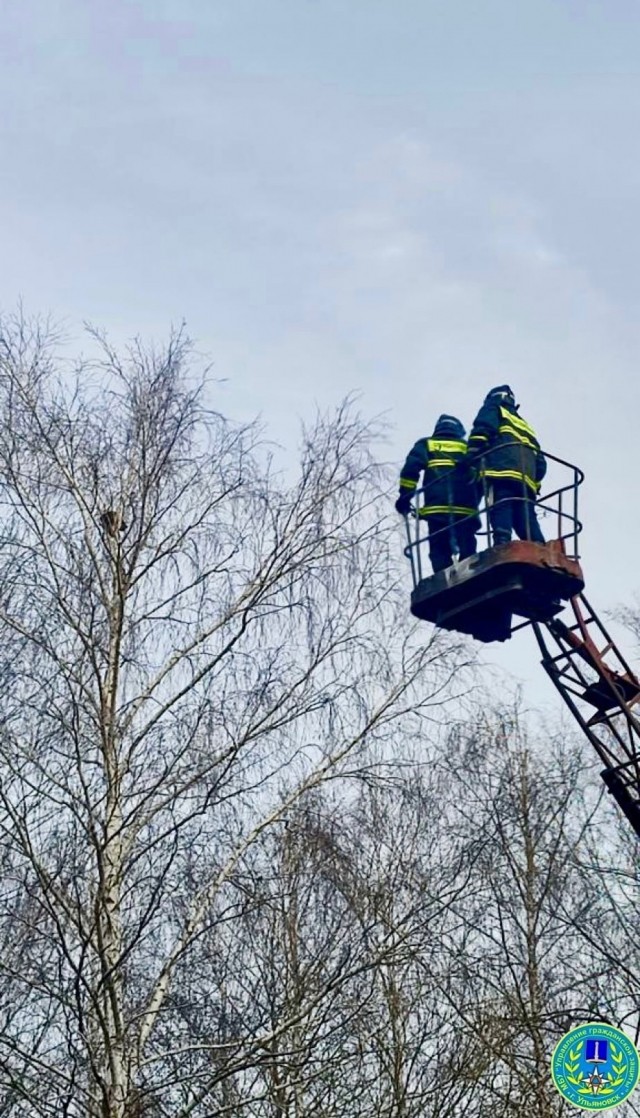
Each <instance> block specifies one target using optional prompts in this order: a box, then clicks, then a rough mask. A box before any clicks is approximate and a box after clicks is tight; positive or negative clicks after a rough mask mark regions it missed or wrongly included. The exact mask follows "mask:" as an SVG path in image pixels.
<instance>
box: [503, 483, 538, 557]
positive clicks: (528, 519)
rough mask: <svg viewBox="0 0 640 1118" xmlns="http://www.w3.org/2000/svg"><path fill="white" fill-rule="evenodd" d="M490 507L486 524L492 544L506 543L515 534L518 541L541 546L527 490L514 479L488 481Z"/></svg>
mask: <svg viewBox="0 0 640 1118" xmlns="http://www.w3.org/2000/svg"><path fill="white" fill-rule="evenodd" d="M491 492H492V494H493V503H492V505H491V506H490V508H489V520H490V522H491V530H492V531H493V542H494V544H500V543H508V542H509V540H510V539H511V536H512V533H513V532H514V531H515V533H516V535H517V536H518V539H521V540H532V541H533V543H544V542H545V540H544V536H543V535H542V529H541V528H540V525H539V524H538V516H537V513H536V502H535V497H534V496H533V493H531V490H530V489H529V488H528V487H526V486H525V485H524V483H523V482H521V481H516V479H515V478H495V479H494V478H492V479H491Z"/></svg>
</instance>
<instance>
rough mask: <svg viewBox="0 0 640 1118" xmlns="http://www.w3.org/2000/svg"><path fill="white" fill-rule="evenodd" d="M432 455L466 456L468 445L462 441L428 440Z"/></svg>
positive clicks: (428, 447)
mask: <svg viewBox="0 0 640 1118" xmlns="http://www.w3.org/2000/svg"><path fill="white" fill-rule="evenodd" d="M427 449H428V450H429V452H430V453H434V452H435V453H441V454H464V453H465V451H466V449H467V444H466V443H465V442H464V441H463V440H462V439H427Z"/></svg>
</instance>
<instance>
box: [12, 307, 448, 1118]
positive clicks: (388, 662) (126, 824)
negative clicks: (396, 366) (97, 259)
mask: <svg viewBox="0 0 640 1118" xmlns="http://www.w3.org/2000/svg"><path fill="white" fill-rule="evenodd" d="M98 341H99V342H100V352H101V356H100V358H99V359H93V360H91V361H84V362H80V363H79V364H78V366H77V367H76V368H75V369H68V368H66V367H65V365H64V364H63V363H62V362H61V360H60V358H59V357H58V356H57V355H56V351H55V347H54V346H53V345H52V343H51V340H50V339H49V338H48V337H47V336H46V335H45V334H43V333H42V332H41V331H40V330H39V328H38V327H37V326H36V327H29V326H28V325H26V324H25V323H24V322H23V321H17V322H11V321H10V322H4V323H2V324H1V325H0V400H1V407H2V419H3V422H2V428H1V430H0V487H1V489H0V492H1V501H2V517H3V520H2V525H3V528H2V531H3V539H2V543H3V546H2V553H1V559H0V626H1V632H2V654H1V656H2V659H1V671H2V679H3V681H4V687H3V692H2V699H1V705H0V711H1V720H2V728H1V734H0V843H1V846H2V858H3V864H4V866H5V867H6V873H5V876H4V885H3V890H2V893H1V894H0V920H1V921H2V922H3V925H4V926H5V927H10V926H11V927H12V928H14V929H15V934H12V935H11V936H6V937H5V941H4V944H3V947H2V955H1V956H0V963H1V965H2V968H3V973H4V974H5V975H7V976H10V977H8V978H7V983H6V984H5V986H4V993H3V998H4V1000H3V1001H2V1003H1V1004H0V1012H3V1020H2V1024H3V1034H2V1036H1V1037H0V1090H2V1091H3V1092H4V1095H3V1105H4V1111H3V1112H4V1113H6V1114H7V1115H11V1116H12V1118H14V1116H18V1115H25V1116H28V1118H31V1116H35V1115H39V1114H47V1115H50V1114H52V1113H55V1114H60V1115H70V1116H80V1115H82V1116H83V1118H84V1116H88V1118H137V1116H139V1115H143V1114H146V1115H155V1114H158V1115H160V1114H172V1115H176V1114H182V1115H183V1116H184V1118H186V1116H187V1115H188V1114H193V1115H197V1114H202V1115H204V1114H209V1113H211V1107H210V1105H209V1101H210V1100H211V1097H212V1094H211V1092H212V1091H213V1090H216V1091H218V1092H219V1094H218V1096H217V1098H218V1102H217V1105H218V1107H219V1109H218V1111H217V1112H218V1113H224V1109H223V1108H227V1109H228V1112H229V1113H233V1107H234V1106H235V1105H236V1102H237V1099H236V1095H237V1093H238V1091H241V1092H244V1093H245V1094H246V1091H247V1083H248V1079H247V1077H248V1078H249V1079H250V1078H251V1075H253V1076H254V1077H255V1076H256V1075H257V1074H258V1072H259V1069H260V1065H261V1062H264V1060H265V1054H267V1057H268V1058H270V1057H269V1053H271V1054H272V1052H273V1049H274V1046H276V1047H277V1046H278V1045H279V1044H280V1037H281V1036H282V1035H283V1033H284V1031H288V1032H289V1033H290V1032H291V1030H292V1029H295V1022H296V1020H297V1018H298V1016H299V1013H300V1007H299V1006H298V1005H297V1003H296V1002H295V999H294V1001H293V1002H292V1003H291V1004H290V1005H285V1006H284V1007H283V1006H280V1009H279V1012H278V1014H277V1016H276V1017H274V1014H273V1011H272V1007H270V1006H268V1005H265V1006H264V1007H263V1009H262V1011H260V1009H259V1007H256V1011H255V1013H254V1015H253V1017H252V1019H251V1020H246V1019H245V1018H244V1017H243V1016H242V1015H241V1014H239V1012H238V1010H237V1008H236V1005H235V994H234V991H233V989H231V985H230V983H229V982H228V981H227V976H226V974H225V955H224V952H225V944H226V940H227V939H228V937H229V935H234V934H235V931H234V929H236V928H237V929H240V928H242V927H243V926H245V925H246V919H245V917H246V912H247V908H251V906H252V905H255V904H257V903H258V898H257V897H256V892H255V883H254V882H253V878H252V883H249V884H248V882H247V866H248V865H249V864H250V863H251V860H252V858H253V851H254V850H255V849H257V846H259V845H260V844H264V843H265V842H266V841H267V836H268V835H269V834H271V833H272V832H274V829H275V830H276V831H278V829H281V828H282V826H283V822H284V821H285V820H286V819H287V818H289V816H290V814H291V813H292V811H294V810H295V806H296V804H297V803H298V801H299V800H300V798H301V797H303V796H308V795H309V794H310V793H311V792H312V791H313V790H314V789H316V788H319V787H320V786H321V785H322V784H324V783H325V782H326V781H328V780H330V779H331V780H333V779H336V778H337V777H339V776H340V775H341V774H346V773H350V774H351V775H352V776H353V774H354V773H357V772H366V770H367V766H368V764H369V763H370V758H371V757H372V756H373V753H372V751H377V755H379V753H380V752H381V751H382V752H384V750H385V749H386V748H387V747H388V745H389V743H390V742H391V741H395V740H397V736H398V733H399V732H401V731H402V728H403V725H406V726H407V728H410V727H411V725H413V724H415V720H416V719H419V718H420V716H421V713H422V712H424V711H426V710H427V709H428V708H429V706H430V704H437V703H440V702H442V701H443V698H444V696H445V695H446V694H448V693H450V692H451V688H452V685H453V687H454V689H455V688H459V687H460V686H461V684H460V672H461V671H462V669H463V666H464V665H465V664H466V663H467V662H468V659H469V656H468V653H467V651H466V650H465V647H464V645H463V644H460V643H458V642H456V641H454V640H452V639H448V638H447V639H445V638H444V637H443V636H442V635H441V634H439V635H432V636H431V637H429V638H427V637H426V635H425V630H424V628H423V629H422V631H421V632H420V634H419V636H418V637H417V638H416V637H415V635H414V633H413V630H412V627H411V625H410V624H409V622H408V620H407V617H406V601H405V592H404V590H402V588H401V587H399V586H398V583H397V578H396V576H394V574H393V573H392V572H393V570H394V569H395V570H396V571H397V569H398V568H397V561H396V555H395V548H396V539H395V530H394V529H390V528H389V525H388V524H385V523H381V522H380V518H379V503H378V502H379V486H380V476H379V473H378V471H377V470H376V467H375V464H374V462H373V461H372V459H371V455H370V452H369V445H370V442H371V438H372V430H371V428H370V427H368V426H367V425H366V424H364V423H363V422H362V421H360V420H359V418H358V417H357V416H356V415H354V413H353V410H352V409H351V408H350V407H349V406H346V405H345V406H343V407H342V408H340V409H339V410H338V411H337V412H336V414H335V415H332V416H328V417H322V416H321V417H318V419H317V421H316V422H315V424H314V426H313V427H312V428H311V429H310V430H308V431H306V432H305V433H304V438H303V444H302V448H301V459H300V465H299V470H298V476H297V479H296V480H295V481H294V482H293V483H291V484H286V483H285V482H284V480H283V479H282V478H280V477H278V476H277V475H276V474H275V473H274V471H273V467H272V466H271V464H270V463H269V461H268V459H267V458H266V455H265V452H264V450H263V449H262V448H261V447H260V446H259V445H258V433H257V432H256V431H255V429H254V428H252V427H244V428H242V427H238V426H234V425H233V424H231V423H229V422H227V421H226V420H225V419H224V418H223V417H222V416H221V415H219V414H217V413H215V412H211V411H207V410H206V409H205V407H204V396H203V392H202V387H190V381H189V373H188V359H189V346H188V343H187V341H186V339H185V338H184V337H183V336H182V335H181V334H177V335H175V336H173V337H172V338H171V340H170V342H169V344H168V345H167V346H166V347H165V348H163V349H159V350H157V351H154V350H145V348H144V347H143V346H142V345H141V344H139V343H136V344H134V345H133V346H132V347H131V348H130V349H129V351H128V352H127V353H126V354H125V356H124V357H122V358H121V357H120V356H119V355H118V354H117V353H116V352H115V351H114V350H113V349H112V348H111V347H110V346H109V344H108V342H107V341H106V340H105V339H104V338H98ZM289 856H292V855H291V850H290V855H289ZM287 919H288V920H291V919H292V916H291V913H289V914H288V915H286V916H285V920H287ZM205 951H206V952H207V953H208V956H209V962H210V968H214V970H215V982H212V981H209V980H208V981H207V983H204V986H205V991H206V997H207V998H209V997H213V996H214V993H215V997H214V1001H213V1004H211V1003H208V1004H207V1005H206V1014H207V1021H206V1027H204V1025H203V1022H202V1021H201V1020H199V1012H200V1013H204V1012H205V1008H204V1007H203V1006H202V1005H200V1006H199V1005H198V1002H197V1000H194V997H193V995H194V991H195V989H196V987H197V975H196V974H195V972H194V966H196V965H199V963H200V962H201V961H202V959H203V952H205ZM208 978H209V979H210V978H211V975H210V974H209V976H208ZM234 981H237V974H236V975H235V976H234ZM321 981H323V982H325V984H326V985H329V986H330V985H331V981H332V979H331V974H330V970H329V971H326V970H325V971H323V973H322V979H321ZM186 992H188V994H189V997H187V996H186ZM320 993H321V991H319V994H320ZM318 996H319V995H318ZM312 1000H313V999H312ZM3 1006H4V1007H5V1008H4V1010H3V1008H2V1007H3ZM310 1012H311V1010H310V1009H309V1005H308V997H307V1003H306V1009H305V1013H306V1015H307V1017H308V1016H309V1013H310ZM212 1017H213V1019H214V1022H215V1027H214V1028H213V1029H212V1028H211V1019H212ZM273 1066H274V1065H273V1061H272V1067H273ZM256 1069H257V1070H256ZM240 1073H243V1074H244V1079H242V1078H239V1075H240ZM260 1074H262V1073H261V1072H260ZM238 1085H239V1086H238Z"/></svg>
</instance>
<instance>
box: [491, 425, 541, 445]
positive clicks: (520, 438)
mask: <svg viewBox="0 0 640 1118" xmlns="http://www.w3.org/2000/svg"><path fill="white" fill-rule="evenodd" d="M498 431H499V432H500V434H501V435H511V438H512V439H514V440H515V441H516V442H518V443H521V445H522V446H528V447H529V449H530V450H537V449H538V445H537V443H532V442H531V439H527V438H526V437H525V436H524V435H521V434H520V432H519V431H514V429H513V427H508V426H507V425H506V424H503V425H501V426H500V427H498Z"/></svg>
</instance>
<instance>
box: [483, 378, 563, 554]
mask: <svg viewBox="0 0 640 1118" xmlns="http://www.w3.org/2000/svg"><path fill="white" fill-rule="evenodd" d="M518 406H519V405H517V404H516V401H515V396H514V394H513V392H512V390H511V389H510V388H509V385H508V384H501V385H499V386H498V387H497V388H492V389H491V391H490V392H489V393H488V395H487V396H486V397H485V400H484V403H483V405H482V407H481V408H480V411H479V412H478V414H477V416H476V418H475V422H474V424H473V427H472V429H471V434H470V435H469V456H470V458H471V463H470V464H471V467H472V469H473V473H474V475H475V477H476V478H477V479H478V482H479V483H480V484H481V485H482V487H483V489H485V491H486V493H487V500H488V505H489V521H490V523H491V528H492V531H493V542H494V544H496V545H497V544H503V543H508V542H509V540H510V539H511V534H512V532H513V531H514V530H515V532H516V535H517V536H518V537H519V538H520V539H521V540H533V541H534V543H544V542H545V541H544V536H543V534H542V530H541V528H540V525H539V524H538V517H537V514H536V498H537V496H538V493H539V492H540V483H541V481H542V479H543V477H544V475H545V473H546V472H547V463H546V461H545V458H544V455H543V453H542V451H541V449H540V443H539V442H538V439H537V437H536V434H535V431H534V430H533V427H531V426H530V424H529V423H527V422H526V420H524V419H523V418H522V416H521V415H518Z"/></svg>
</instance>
